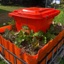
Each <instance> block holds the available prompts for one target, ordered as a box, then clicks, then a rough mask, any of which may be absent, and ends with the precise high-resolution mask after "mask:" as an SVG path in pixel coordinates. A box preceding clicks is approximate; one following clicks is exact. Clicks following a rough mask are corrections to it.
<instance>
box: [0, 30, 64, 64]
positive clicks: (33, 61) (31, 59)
mask: <svg viewBox="0 0 64 64" xmlns="http://www.w3.org/2000/svg"><path fill="white" fill-rule="evenodd" d="M63 37H64V30H63V31H62V32H60V33H59V34H58V35H57V36H56V37H55V38H54V39H53V40H50V41H49V42H48V43H47V44H46V45H45V46H44V47H42V48H41V49H40V50H39V51H38V53H37V54H36V55H30V54H28V53H27V52H25V51H23V50H22V48H19V47H17V46H16V45H15V44H13V43H12V42H10V41H9V40H6V39H5V38H3V37H2V36H1V35H0V44H2V45H3V46H4V47H5V48H6V49H8V50H9V51H10V52H12V53H14V54H15V55H16V56H17V57H18V58H21V59H23V60H24V61H26V62H27V63H28V64H37V63H39V62H41V63H40V64H46V59H44V60H42V59H43V58H44V57H45V56H46V55H47V54H48V53H49V52H50V51H51V50H52V49H53V48H54V47H55V46H56V45H57V44H58V42H59V41H60V40H61V39H62V38H63ZM63 44H64V40H62V41H61V42H60V43H59V44H58V49H59V48H60V47H61V46H62V45H63ZM56 47H57V46H56ZM56 47H55V48H54V53H55V52H56V51H57V48H56ZM4 55H5V58H6V59H7V60H9V61H10V62H11V63H12V64H14V60H13V59H14V57H13V56H12V55H10V54H9V53H8V52H7V51H5V50H4ZM51 57H52V52H51V53H50V54H49V55H48V60H50V59H51ZM41 60H42V61H41ZM17 64H22V62H21V61H19V60H18V59H17Z"/></svg>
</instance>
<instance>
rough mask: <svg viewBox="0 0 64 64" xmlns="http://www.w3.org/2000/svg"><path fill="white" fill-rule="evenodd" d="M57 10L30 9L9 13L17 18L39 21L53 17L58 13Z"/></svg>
mask: <svg viewBox="0 0 64 64" xmlns="http://www.w3.org/2000/svg"><path fill="white" fill-rule="evenodd" d="M59 12H60V11H59V10H56V9H53V8H38V7H30V8H23V9H19V10H15V11H13V12H12V13H10V14H9V15H10V16H18V17H25V18H32V19H41V18H46V17H49V16H53V15H54V16H55V15H57V14H58V13H59Z"/></svg>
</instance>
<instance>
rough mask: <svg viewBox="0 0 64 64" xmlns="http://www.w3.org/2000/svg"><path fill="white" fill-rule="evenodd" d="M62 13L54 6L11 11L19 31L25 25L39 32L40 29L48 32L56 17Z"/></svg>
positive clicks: (10, 14)
mask: <svg viewBox="0 0 64 64" xmlns="http://www.w3.org/2000/svg"><path fill="white" fill-rule="evenodd" d="M59 13H60V11H59V10H56V9H53V8H38V7H30V8H23V9H19V10H15V11H13V12H11V13H9V16H11V17H13V18H14V20H15V21H16V28H17V30H18V31H19V30H20V29H21V27H22V26H23V25H27V26H28V27H30V29H32V30H34V32H37V31H39V30H41V31H43V32H46V31H47V30H48V28H49V26H50V25H51V23H52V21H53V19H54V17H55V16H56V15H58V14H59Z"/></svg>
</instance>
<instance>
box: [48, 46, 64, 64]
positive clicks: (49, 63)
mask: <svg viewBox="0 0 64 64" xmlns="http://www.w3.org/2000/svg"><path fill="white" fill-rule="evenodd" d="M63 47H64V45H63V46H62V47H61V48H60V50H59V51H58V52H57V54H56V55H55V56H54V58H53V60H51V61H50V62H49V64H51V63H52V62H53V61H54V60H55V58H56V57H57V56H58V55H59V53H60V52H61V50H63Z"/></svg>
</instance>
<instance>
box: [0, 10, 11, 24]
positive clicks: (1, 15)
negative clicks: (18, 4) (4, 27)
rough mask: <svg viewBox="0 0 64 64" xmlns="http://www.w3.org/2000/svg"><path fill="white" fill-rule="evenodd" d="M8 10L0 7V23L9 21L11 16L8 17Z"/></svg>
mask: <svg viewBox="0 0 64 64" xmlns="http://www.w3.org/2000/svg"><path fill="white" fill-rule="evenodd" d="M8 14H9V11H6V10H2V9H0V23H3V22H8V21H11V20H12V18H10V17H9V15H8Z"/></svg>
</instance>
